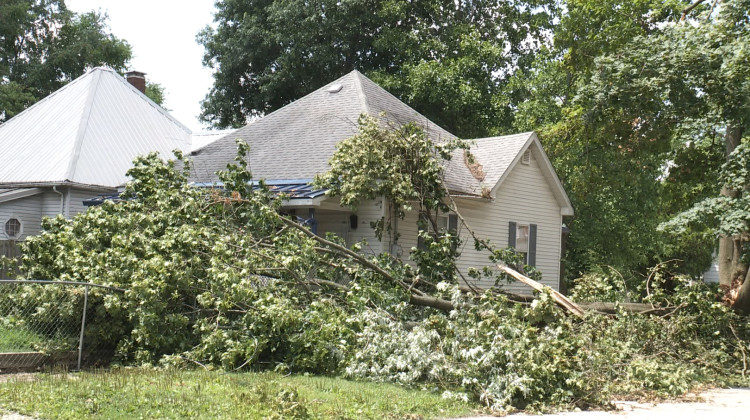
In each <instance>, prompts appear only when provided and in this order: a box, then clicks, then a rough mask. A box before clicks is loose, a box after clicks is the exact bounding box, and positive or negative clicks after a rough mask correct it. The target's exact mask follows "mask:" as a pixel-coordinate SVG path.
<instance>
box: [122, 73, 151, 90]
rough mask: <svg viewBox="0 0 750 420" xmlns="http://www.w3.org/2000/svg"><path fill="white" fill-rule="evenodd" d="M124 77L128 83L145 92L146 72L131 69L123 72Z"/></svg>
mask: <svg viewBox="0 0 750 420" xmlns="http://www.w3.org/2000/svg"><path fill="white" fill-rule="evenodd" d="M125 79H127V80H128V83H130V84H131V85H133V86H134V87H135V88H136V89H138V90H139V91H141V93H143V94H145V93H146V73H142V72H140V71H135V70H131V71H129V72H127V73H125Z"/></svg>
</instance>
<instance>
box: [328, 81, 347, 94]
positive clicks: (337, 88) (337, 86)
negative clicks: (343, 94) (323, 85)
mask: <svg viewBox="0 0 750 420" xmlns="http://www.w3.org/2000/svg"><path fill="white" fill-rule="evenodd" d="M343 87H344V85H342V84H341V83H334V84H332V85H331V86H328V89H326V92H328V93H338V92H340V91H341V89H342V88H343Z"/></svg>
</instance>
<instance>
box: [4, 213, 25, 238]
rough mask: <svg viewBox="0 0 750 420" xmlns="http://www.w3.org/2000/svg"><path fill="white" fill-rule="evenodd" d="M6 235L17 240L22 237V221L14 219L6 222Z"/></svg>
mask: <svg viewBox="0 0 750 420" xmlns="http://www.w3.org/2000/svg"><path fill="white" fill-rule="evenodd" d="M5 234H6V235H7V236H8V238H11V239H16V238H18V237H19V236H21V221H20V220H18V219H16V218H15V217H12V218H10V219H8V221H7V222H5Z"/></svg>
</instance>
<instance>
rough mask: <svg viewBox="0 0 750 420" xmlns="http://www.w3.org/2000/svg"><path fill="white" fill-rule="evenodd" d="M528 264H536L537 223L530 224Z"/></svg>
mask: <svg viewBox="0 0 750 420" xmlns="http://www.w3.org/2000/svg"><path fill="white" fill-rule="evenodd" d="M527 264H528V265H531V266H535V265H536V225H529V254H528V262H527Z"/></svg>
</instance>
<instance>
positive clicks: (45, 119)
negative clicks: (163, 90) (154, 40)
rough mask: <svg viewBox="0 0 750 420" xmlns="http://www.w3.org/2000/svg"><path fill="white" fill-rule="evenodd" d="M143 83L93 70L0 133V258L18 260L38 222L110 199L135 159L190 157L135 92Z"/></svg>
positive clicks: (187, 140)
mask: <svg viewBox="0 0 750 420" xmlns="http://www.w3.org/2000/svg"><path fill="white" fill-rule="evenodd" d="M143 76H144V74H143V73H139V72H131V73H129V74H128V77H129V79H130V81H128V80H125V79H124V78H123V77H122V76H120V75H119V74H117V73H116V72H115V71H114V70H111V69H108V68H95V69H92V70H90V71H88V72H87V73H86V74H84V75H83V76H81V77H79V78H78V79H76V80H74V81H72V82H70V83H69V84H67V85H66V86H64V87H63V88H61V89H59V90H58V91H56V92H54V93H52V94H51V95H49V96H47V97H46V98H44V99H43V100H41V101H39V102H37V103H36V104H34V105H33V106H31V107H29V108H28V109H26V110H25V111H23V112H22V113H20V114H18V115H16V116H15V117H13V118H11V119H10V120H8V121H7V122H5V123H4V124H2V125H0V150H2V152H3V153H2V155H3V157H2V163H0V255H9V256H16V255H17V253H18V252H17V249H16V248H15V242H16V241H21V240H23V239H24V238H25V237H27V236H30V235H36V234H38V233H39V232H40V226H41V220H42V217H44V216H50V217H54V216H56V215H58V214H62V215H64V216H65V217H68V218H69V217H72V216H73V215H75V214H77V213H80V212H82V211H84V210H85V207H84V205H83V200H85V199H87V198H90V197H92V196H95V195H97V194H100V193H107V192H113V191H116V190H117V187H118V186H121V185H123V184H124V183H125V182H126V181H127V177H126V175H125V172H126V171H127V170H128V168H130V166H131V165H132V160H133V158H134V157H136V156H137V155H142V154H146V153H149V152H154V151H155V152H159V153H160V154H161V155H162V156H165V157H169V156H172V151H173V150H175V149H180V150H183V151H185V152H189V151H190V150H191V143H192V133H191V131H190V130H189V129H188V128H187V127H185V126H184V125H182V124H181V123H180V122H178V121H177V120H175V119H174V118H173V117H172V116H170V115H169V113H168V112H167V111H165V110H164V109H163V108H161V107H160V106H158V105H156V104H155V103H153V102H152V101H151V100H150V99H148V98H147V97H146V96H145V95H144V94H143V92H142V90H139V89H138V88H136V87H135V86H134V85H140V86H139V87H140V88H141V89H145V78H144V77H143ZM0 275H2V273H0Z"/></svg>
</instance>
